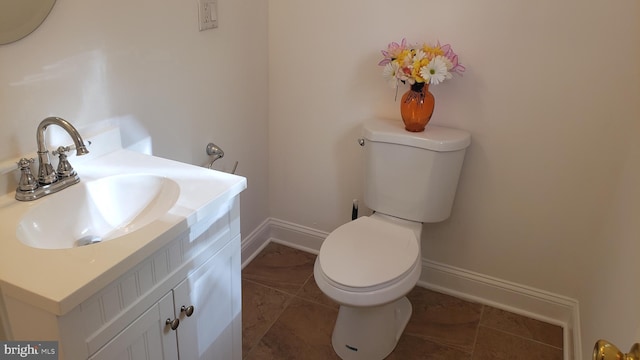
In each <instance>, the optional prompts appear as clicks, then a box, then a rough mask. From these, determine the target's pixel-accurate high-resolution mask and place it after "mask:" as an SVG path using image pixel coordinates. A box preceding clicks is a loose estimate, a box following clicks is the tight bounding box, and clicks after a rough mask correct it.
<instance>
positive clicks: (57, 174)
mask: <svg viewBox="0 0 640 360" xmlns="http://www.w3.org/2000/svg"><path fill="white" fill-rule="evenodd" d="M49 125H58V126H60V127H61V128H62V129H64V130H65V131H66V132H67V133H68V134H69V136H71V139H72V140H73V144H74V147H75V149H76V155H78V156H80V155H85V154H88V153H89V150H87V146H86V145H85V144H84V141H83V140H82V137H81V136H80V133H78V130H76V128H75V127H73V125H71V123H69V122H68V121H67V120H65V119H62V118H59V117H55V116H51V117H48V118H46V119H44V120H42V121H41V122H40V125H38V130H37V132H36V141H37V144H38V176H37V181H35V180H36V178H35V177H34V176H33V175H32V174H31V169H30V164H31V163H32V162H33V159H21V160H20V161H19V162H18V167H19V168H20V170H21V171H22V176H21V178H20V181H19V183H18V188H17V189H16V199H17V200H20V201H30V200H36V199H39V198H41V197H43V196H46V195H49V194H53V193H55V192H58V191H60V190H62V189H65V188H67V187H69V186H71V185H73V184H77V183H78V182H79V181H80V177H79V176H78V174H77V173H76V172H75V170H73V168H72V167H71V164H69V161H67V156H66V155H65V153H66V152H68V151H70V150H71V147H64V146H61V147H59V148H58V149H57V150H56V151H54V152H53V153H54V155H59V157H60V158H59V162H58V169H57V171H55V170H54V169H53V166H52V165H51V161H50V160H49V150H47V145H46V143H45V141H44V132H45V130H46V129H47V127H48V126H49Z"/></svg>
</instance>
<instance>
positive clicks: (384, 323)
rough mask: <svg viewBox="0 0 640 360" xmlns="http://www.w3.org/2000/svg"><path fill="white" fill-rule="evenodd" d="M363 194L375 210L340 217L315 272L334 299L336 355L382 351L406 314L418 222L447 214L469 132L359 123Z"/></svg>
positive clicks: (417, 267) (417, 266) (416, 262)
mask: <svg viewBox="0 0 640 360" xmlns="http://www.w3.org/2000/svg"><path fill="white" fill-rule="evenodd" d="M363 130H364V136H363V137H364V139H362V140H363V141H361V144H362V146H363V147H364V151H365V197H364V201H365V203H366V204H367V206H368V207H369V208H370V209H372V210H374V211H375V213H374V214H373V215H371V216H368V217H360V218H358V219H357V220H354V221H351V222H349V223H347V224H344V225H342V226H340V227H338V228H337V229H336V230H334V231H333V232H332V233H331V234H329V236H328V237H327V238H326V239H325V240H324V242H323V243H322V247H321V248H320V254H319V255H318V257H317V259H316V263H315V266H314V276H315V280H316V283H317V284H318V287H319V288H320V289H321V290H322V292H323V293H324V294H326V295H327V296H329V297H330V298H332V299H333V300H335V301H336V302H338V303H339V304H340V311H339V313H338V318H337V320H336V325H335V327H334V329H333V335H332V344H333V349H334V350H335V352H336V353H337V354H338V355H339V356H340V357H341V358H342V359H345V360H347V359H363V360H364V359H366V360H376V359H384V358H385V357H386V356H387V355H389V353H391V351H393V349H394V348H395V346H396V344H397V342H398V339H399V338H400V335H401V334H402V332H403V331H404V328H405V326H406V325H407V322H408V321H409V317H410V316H411V303H410V302H409V300H408V299H407V298H406V297H405V295H406V294H407V293H408V292H409V291H410V290H411V289H412V288H413V287H414V286H415V284H416V282H417V281H418V278H419V277H420V271H421V267H422V264H421V262H422V261H421V260H422V256H421V252H420V234H421V232H422V223H423V222H438V221H443V220H445V219H446V218H448V217H449V214H450V213H451V207H452V205H453V199H454V197H455V193H456V188H457V185H458V177H459V175H460V170H461V168H462V162H463V160H464V153H465V150H466V148H467V147H468V146H469V144H470V142H471V136H470V134H469V133H468V132H465V131H462V130H457V129H450V128H444V127H438V126H434V125H429V126H428V127H427V129H426V130H425V131H424V132H421V133H412V132H408V131H406V130H404V126H403V125H402V122H401V121H397V120H386V119H372V120H369V121H367V122H365V123H364V129H363Z"/></svg>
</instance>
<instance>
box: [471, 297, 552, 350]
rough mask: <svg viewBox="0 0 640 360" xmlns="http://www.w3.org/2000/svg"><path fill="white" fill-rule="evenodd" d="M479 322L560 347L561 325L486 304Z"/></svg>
mask: <svg viewBox="0 0 640 360" xmlns="http://www.w3.org/2000/svg"><path fill="white" fill-rule="evenodd" d="M480 324H481V325H484V326H487V327H490V328H494V329H497V330H502V331H505V332H508V333H511V334H515V335H519V336H522V337H525V338H529V339H533V340H537V341H540V342H542V343H545V344H547V345H552V346H555V347H557V348H562V336H563V335H562V327H560V326H556V325H551V324H547V323H545V322H542V321H538V320H534V319H530V318H527V317H525V316H522V315H517V314H514V313H510V312H508V311H504V310H500V309H496V308H493V307H491V306H486V307H485V309H484V311H483V313H482V319H481V320H480Z"/></svg>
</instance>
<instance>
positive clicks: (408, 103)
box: [400, 83, 436, 132]
mask: <svg viewBox="0 0 640 360" xmlns="http://www.w3.org/2000/svg"><path fill="white" fill-rule="evenodd" d="M435 103H436V100H435V98H434V97H433V94H432V93H430V92H429V84H425V83H415V84H413V85H411V89H409V91H407V92H406V93H404V95H402V100H401V102H400V115H402V121H404V128H405V129H406V130H407V131H412V132H420V131H424V128H425V127H426V126H427V123H428V122H429V120H431V115H432V114H433V107H434V106H435Z"/></svg>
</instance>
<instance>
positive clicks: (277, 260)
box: [242, 243, 316, 294]
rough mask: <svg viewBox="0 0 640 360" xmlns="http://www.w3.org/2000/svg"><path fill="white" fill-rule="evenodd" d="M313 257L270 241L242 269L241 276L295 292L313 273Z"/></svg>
mask: <svg viewBox="0 0 640 360" xmlns="http://www.w3.org/2000/svg"><path fill="white" fill-rule="evenodd" d="M315 259H316V256H315V255H313V254H309V253H306V252H304V251H300V250H297V249H293V248H290V247H287V246H283V245H280V244H276V243H270V244H269V245H267V246H266V247H265V248H264V250H262V251H261V252H260V254H259V255H258V256H256V258H255V259H253V261H251V263H249V265H247V266H246V267H245V268H244V270H242V277H243V278H244V279H247V280H251V281H254V282H257V283H260V284H263V285H267V286H270V287H273V288H275V289H278V290H282V291H285V292H288V293H290V294H295V293H296V292H298V290H300V288H302V285H304V283H305V282H306V281H307V279H309V277H310V276H311V274H313V264H314V262H315Z"/></svg>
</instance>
